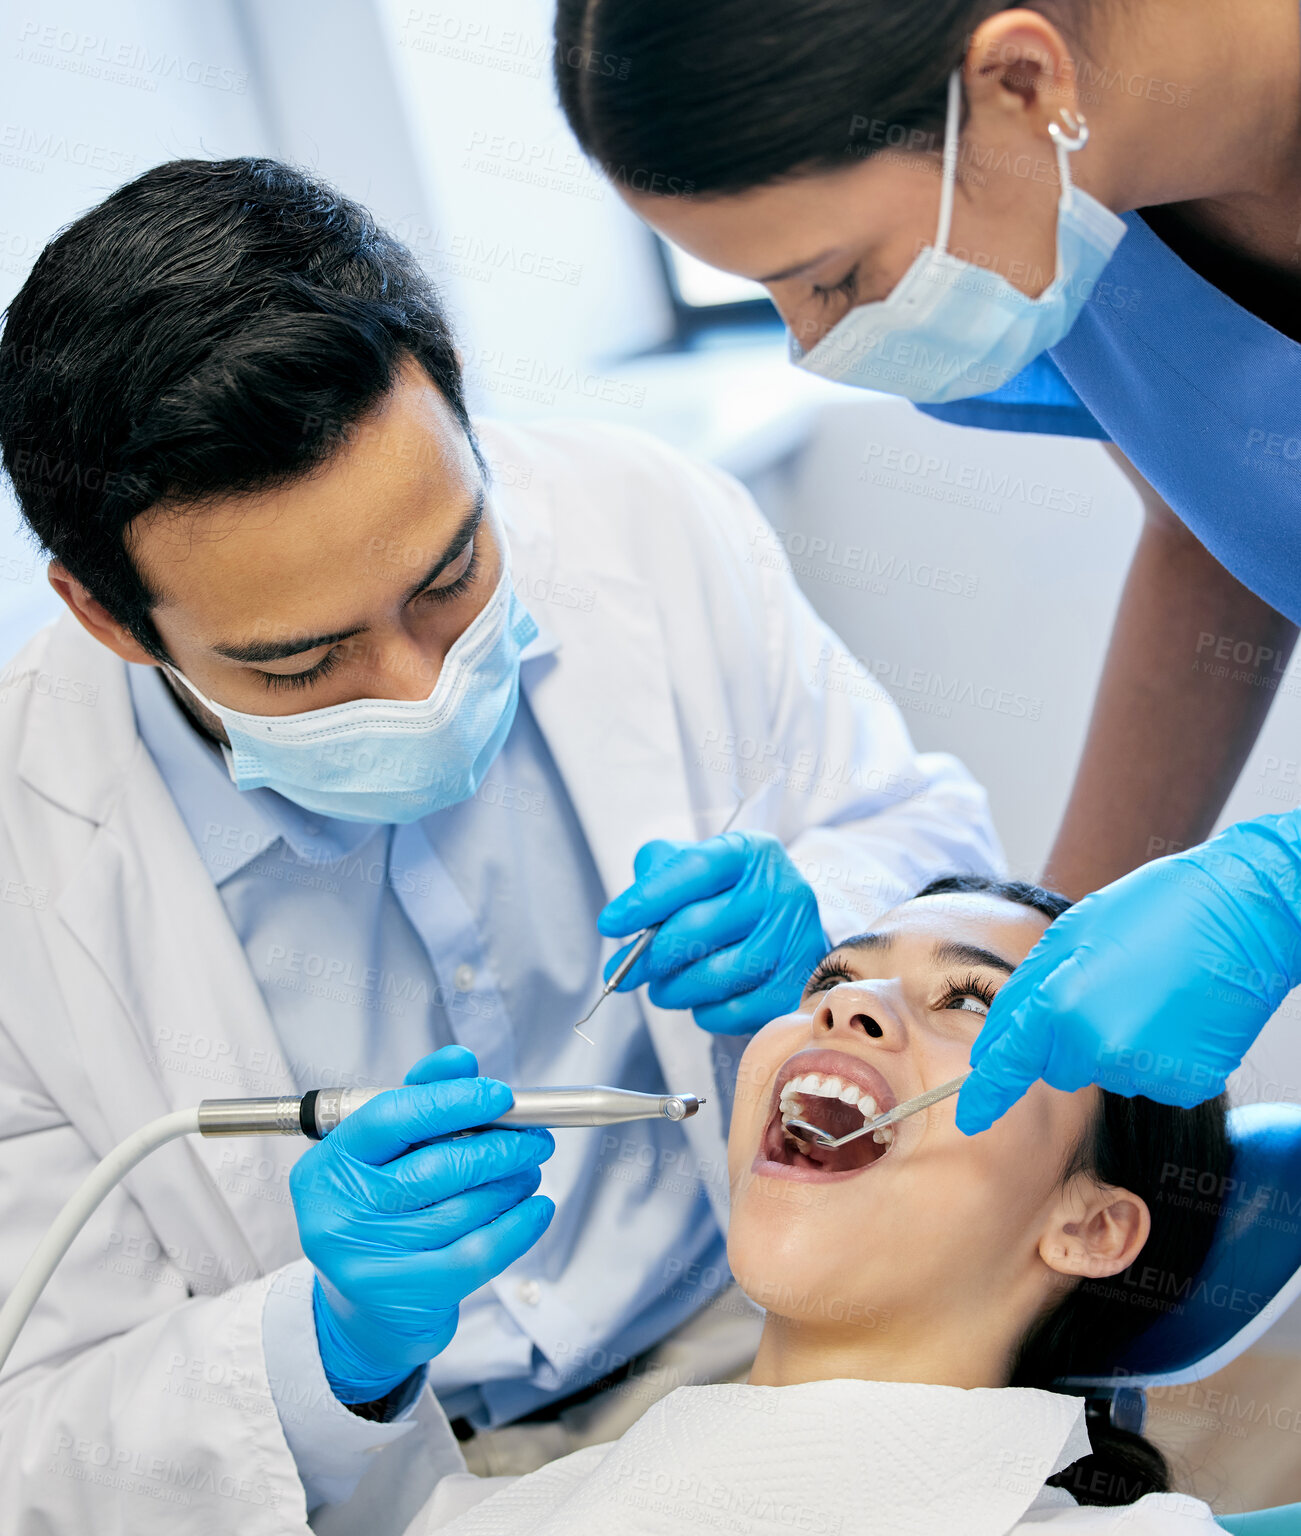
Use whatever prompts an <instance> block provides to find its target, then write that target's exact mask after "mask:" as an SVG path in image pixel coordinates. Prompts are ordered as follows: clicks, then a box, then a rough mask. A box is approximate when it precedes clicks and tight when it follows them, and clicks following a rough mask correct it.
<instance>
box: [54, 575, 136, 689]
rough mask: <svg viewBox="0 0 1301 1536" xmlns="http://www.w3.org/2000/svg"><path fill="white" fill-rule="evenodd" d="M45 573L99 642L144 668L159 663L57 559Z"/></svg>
mask: <svg viewBox="0 0 1301 1536" xmlns="http://www.w3.org/2000/svg"><path fill="white" fill-rule="evenodd" d="M47 575H48V577H49V582H50V585H51V586H52V587H53V588H54V590H55V591H56V592H57V593H58V594H59V596H60V597H61V598H62V599H63V601H64V602H65V603H67V605H68V607H69V608H71V609H72V611H73V613H74V614H75V615H76V616H77V622H78V623H79V624H80V625H81V626H82V628H83V629H85V630H87V631H88V632H89V633H90V634H92V635H94V637H95V639H96V640H98V641H99V643H100V644H101V645H106V646H107V647H108V648H109V650H110V651H112V652H113V654H114V655H115V656H120V657H121V658H122V660H123V661H134V662H136V663H138V664H139V665H140V666H146V667H156V666H157V665H158V662H157V659H156V658H155V657H153V656H151V655H150V654H149V652H148V651H147V650H145V648H144V646H142V645H141V644H140V642H139V641H138V640H137V639H136V638H135V636H134V635H132V634H131V632H130V631H129V630H126V629H123V627H122V626H121V625H120V624H119V623H118V621H117V620H116V619H115V618H114V617H113V615H112V614H111V613H110V612H109V611H108V609H107V608H105V606H104V605H103V603H101V602H100V601H99V599H98V598H95V597H92V596H91V595H90V593H89V592H88V591H87V589H86V588H85V587H84V586H82V584H81V582H79V581H78V580H77V578H76V577H75V576H73V575H72V574H71V572H69V571H68V570H66V569H65V567H63V566H62V565H60V564H59V562H58V561H57V560H51V561H50V568H49V571H48V572H47Z"/></svg>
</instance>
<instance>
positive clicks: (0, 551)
mask: <svg viewBox="0 0 1301 1536" xmlns="http://www.w3.org/2000/svg"><path fill="white" fill-rule="evenodd" d="M265 149H266V145H265V140H264V137H263V127H262V121H261V117H260V112H259V106H258V102H257V98H256V94H255V92H254V90H253V86H252V80H251V77H250V68H249V60H248V57H247V54H246V51H245V47H244V42H243V39H242V37H241V33H240V28H239V25H238V20H237V17H236V14H235V12H234V10H233V8H232V7H231V6H230V5H227V4H224V3H221V0H213V3H211V4H205V5H177V4H175V3H174V0H112V3H109V4H97V3H96V0H58V4H53V3H49V0H30V3H28V0H10V3H8V4H6V5H4V6H3V7H2V8H0V306H3V305H5V304H8V302H9V300H10V299H11V298H12V297H13V295H14V293H15V292H16V291H17V289H18V287H19V285H20V284H21V282H22V280H23V278H24V277H25V276H26V275H27V272H28V270H29V268H30V267H31V264H32V262H33V261H35V259H36V257H37V256H38V255H39V254H40V251H41V248H42V247H43V246H44V245H45V243H46V241H47V240H48V239H49V238H50V236H51V235H52V234H53V233H54V232H55V230H57V229H58V228H60V227H61V226H62V225H64V224H66V223H68V222H69V221H70V220H71V219H74V218H75V217H76V216H77V215H78V214H79V213H82V212H84V211H85V210H86V209H87V208H89V207H91V206H93V205H94V204H95V203H97V202H98V201H99V200H100V199H101V198H102V197H104V196H105V195H106V194H107V193H109V192H111V191H112V190H113V189H114V188H115V187H117V186H120V185H121V183H122V182H124V181H127V180H129V179H130V178H131V177H132V176H134V175H136V174H138V173H139V172H140V171H143V170H144V169H145V168H146V167H147V166H150V165H154V164H156V163H157V162H158V161H160V160H172V159H176V158H178V157H181V156H188V155H213V156H215V155H222V154H230V153H238V152H245V153H248V152H252V153H265ZM55 605H56V599H55V598H54V597H53V594H52V593H51V592H50V591H49V589H48V587H47V586H46V584H45V578H44V566H43V562H41V561H40V560H39V559H38V558H37V556H36V552H35V551H34V549H33V548H32V546H31V544H30V543H29V541H28V540H27V538H26V536H25V535H24V534H23V533H22V532H21V531H20V529H19V526H18V518H17V512H16V510H15V508H14V504H13V502H12V500H11V499H9V497H8V493H7V488H6V489H5V490H0V658H7V657H8V656H9V655H10V654H12V652H13V651H14V650H15V649H16V647H17V646H18V645H19V644H20V643H21V641H22V640H23V638H24V637H25V636H26V635H27V634H29V633H30V632H31V631H32V630H33V629H34V628H36V626H37V625H38V624H40V623H42V622H43V621H44V620H45V618H47V617H48V616H49V615H50V614H52V613H53V612H54V611H55Z"/></svg>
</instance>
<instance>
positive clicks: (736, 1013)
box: [596, 832, 828, 1035]
mask: <svg viewBox="0 0 1301 1536" xmlns="http://www.w3.org/2000/svg"><path fill="white" fill-rule="evenodd" d="M633 872H634V874H635V875H636V876H637V879H636V881H635V882H634V883H633V884H632V885H630V886H629V887H628V889H627V890H626V891H622V892H620V894H619V895H618V896H616V897H615V898H614V900H613V901H612V902H611V903H610V904H609V906H607V907H606V908H605V910H604V911H603V912H602V913H601V915H600V917H598V918H597V921H596V925H597V927H598V928H599V929H600V930H601V932H602V933H603V934H605V935H606V937H607V938H615V939H618V938H623V937H624V936H625V935H627V934H632V933H637V932H639V931H640V930H641V929H642V928H648V927H649V926H650V925H651V924H652V923H658V922H660V921H661V920H664V926H663V927H662V928H661V929H660V931H659V932H658V933H657V934H656V935H655V937H654V939H652V940H651V943H650V945H649V947H648V948H647V949H646V951H645V953H644V954H643V955H642V956H641V957H640V958H639V959H638V961H637V964H636V965H635V966H633V968H632V970H631V971H630V972H629V974H628V976H627V977H626V978H625V980H624V983H623V985H622V987H621V988H620V991H623V992H630V991H631V990H632V989H633V988H634V987H639V986H641V985H642V983H643V982H647V981H648V982H650V999H651V1002H653V1003H654V1004H655V1005H656V1006H657V1007H660V1008H690V1009H691V1010H692V1011H693V1012H694V1014H695V1019H696V1023H697V1024H699V1025H700V1027H701V1028H702V1029H707V1030H710V1031H712V1032H713V1033H714V1034H720V1035H744V1034H749V1033H750V1031H751V1030H755V1029H759V1028H761V1027H762V1026H763V1025H764V1024H766V1023H767V1022H768V1021H769V1019H775V1018H776V1017H777V1016H778V1014H782V1013H788V1012H790V1010H791V1009H792V1008H794V1007H795V1006H796V1005H797V1004H798V1002H799V1000H800V994H801V993H802V992H803V990H804V983H805V982H806V981H807V980H808V978H809V972H810V971H812V969H813V967H814V966H815V965H816V964H817V963H818V961H819V960H821V959H822V957H823V955H825V954H826V952H827V948H828V945H827V940H826V935H825V934H824V933H823V931H822V920H821V918H819V916H818V901H817V897H816V896H814V894H813V890H812V887H811V886H810V885H809V883H808V881H807V880H805V878H804V876H803V875H801V874H800V872H799V870H797V869H796V868H795V866H794V864H792V863H791V859H790V855H789V854H788V853H787V852H786V850H785V848H783V847H782V845H781V843H780V841H779V840H778V839H777V838H775V837H772V836H770V835H769V834H768V833H766V832H724V833H722V834H721V835H720V836H718V837H711V838H708V839H706V841H705V842H703V843H675V842H669V841H667V840H663V839H660V840H657V841H655V842H651V843H646V844H644V845H643V846H642V847H641V848H640V849H638V851H637V857H636V859H635V860H634V862H633ZM627 952H628V947H627V946H626V945H625V946H624V948H623V949H621V950H620V951H619V953H618V954H617V955H615V956H614V958H613V959H612V960H611V961H610V963H609V965H607V966H606V968H605V975H606V979H607V980H608V979H609V977H610V975H611V973H612V972H613V971H614V968H615V966H617V965H618V964H619V962H620V961H621V960H622V959H623V957H624V955H626V954H627Z"/></svg>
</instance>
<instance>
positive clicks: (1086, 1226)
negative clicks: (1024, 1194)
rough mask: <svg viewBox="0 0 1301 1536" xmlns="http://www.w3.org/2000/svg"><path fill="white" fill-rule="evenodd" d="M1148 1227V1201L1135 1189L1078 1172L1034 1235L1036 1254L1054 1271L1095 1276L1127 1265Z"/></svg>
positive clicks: (1113, 1272) (1139, 1248)
mask: <svg viewBox="0 0 1301 1536" xmlns="http://www.w3.org/2000/svg"><path fill="white" fill-rule="evenodd" d="M1151 1230H1152V1217H1151V1215H1150V1213H1149V1212H1148V1208H1147V1203H1146V1202H1145V1201H1144V1200H1141V1199H1140V1198H1139V1196H1138V1195H1135V1194H1132V1193H1131V1192H1130V1191H1129V1190H1127V1189H1114V1188H1112V1187H1111V1186H1110V1185H1105V1184H1095V1183H1094V1182H1093V1180H1091V1179H1086V1178H1084V1177H1082V1176H1081V1177H1079V1178H1076V1179H1073V1180H1072V1181H1071V1183H1070V1184H1069V1185H1067V1187H1066V1189H1064V1190H1063V1191H1062V1199H1061V1201H1060V1202H1059V1204H1058V1207H1057V1210H1056V1211H1055V1212H1054V1214H1053V1219H1052V1221H1051V1222H1050V1223H1049V1226H1048V1228H1047V1229H1046V1230H1045V1232H1044V1233H1043V1235H1042V1236H1041V1237H1040V1239H1039V1257H1040V1258H1041V1259H1042V1260H1043V1261H1044V1263H1045V1264H1047V1266H1048V1267H1049V1269H1053V1270H1056V1271H1057V1273H1058V1274H1059V1275H1076V1276H1078V1277H1079V1278H1080V1279H1081V1280H1098V1279H1102V1278H1104V1277H1105V1276H1107V1275H1118V1274H1119V1273H1120V1272H1121V1270H1122V1269H1128V1268H1129V1266H1130V1265H1131V1264H1132V1263H1133V1262H1134V1260H1135V1259H1136V1258H1137V1257H1138V1256H1139V1254H1140V1253H1141V1252H1142V1249H1143V1244H1144V1243H1146V1242H1147V1237H1148V1233H1149V1232H1150V1231H1151Z"/></svg>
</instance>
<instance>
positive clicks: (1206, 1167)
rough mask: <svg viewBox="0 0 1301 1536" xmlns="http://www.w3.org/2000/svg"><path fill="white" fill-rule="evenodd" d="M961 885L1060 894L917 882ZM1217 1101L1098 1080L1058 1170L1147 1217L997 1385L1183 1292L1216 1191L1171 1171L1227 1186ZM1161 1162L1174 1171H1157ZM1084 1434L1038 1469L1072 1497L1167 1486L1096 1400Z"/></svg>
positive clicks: (1120, 1345)
mask: <svg viewBox="0 0 1301 1536" xmlns="http://www.w3.org/2000/svg"><path fill="white" fill-rule="evenodd" d="M966 891H974V892H987V893H988V894H990V895H992V896H999V897H1002V898H1003V899H1004V900H1005V901H1012V902H1016V903H1017V904H1018V905H1020V906H1025V907H1033V908H1034V909H1035V910H1036V911H1038V912H1042V913H1043V914H1044V915H1045V916H1046V917H1048V918H1049V919H1050V920H1052V919H1055V918H1057V917H1060V916H1061V914H1062V913H1063V912H1064V911H1066V909H1067V908H1068V907H1069V906H1070V905H1071V903H1070V902H1069V901H1068V900H1067V899H1066V898H1065V897H1064V896H1059V895H1058V894H1057V893H1056V892H1054V891H1047V890H1044V889H1043V888H1042V887H1040V886H1036V885H1030V884H1027V883H1026V882H1023V881H1019V880H1011V881H996V880H986V879H984V878H983V877H981V876H978V875H955V876H948V877H945V878H944V879H940V880H933V881H932V882H931V883H930V884H929V885H928V886H927V887H926V888H925V890H922V891H919V892H918V893H917V894H918V895H919V896H935V895H942V894H944V893H946V892H955V893H956V892H966ZM1225 1108H1226V1106H1225V1099H1224V1095H1223V1094H1221V1095H1220V1096H1219V1097H1218V1098H1214V1099H1208V1100H1207V1101H1206V1102H1205V1103H1203V1104H1198V1105H1196V1106H1195V1107H1194V1108H1192V1109H1179V1108H1177V1107H1175V1106H1173V1105H1169V1104H1157V1103H1155V1102H1154V1101H1153V1100H1151V1099H1145V1098H1139V1097H1136V1098H1124V1097H1122V1096H1121V1095H1120V1094H1115V1093H1108V1092H1106V1091H1105V1090H1103V1092H1102V1094H1101V1103H1100V1105H1099V1109H1098V1114H1097V1117H1096V1118H1095V1120H1094V1122H1093V1124H1092V1125H1091V1126H1090V1127H1089V1128H1088V1130H1087V1131H1086V1132H1085V1134H1084V1136H1083V1137H1082V1138H1081V1140H1080V1142H1079V1144H1078V1145H1077V1146H1075V1147H1073V1148H1072V1149H1071V1151H1070V1153H1069V1155H1068V1156H1067V1158H1066V1159H1065V1162H1064V1164H1063V1166H1062V1169H1061V1174H1060V1178H1061V1182H1062V1183H1063V1184H1065V1183H1066V1182H1067V1181H1068V1180H1070V1179H1072V1178H1074V1177H1075V1176H1076V1175H1077V1174H1085V1175H1087V1176H1088V1177H1090V1178H1092V1179H1095V1180H1096V1181H1097V1182H1098V1183H1099V1184H1104V1185H1111V1186H1114V1187H1115V1188H1118V1189H1128V1190H1131V1191H1132V1192H1133V1193H1134V1194H1136V1195H1138V1196H1139V1197H1140V1198H1141V1199H1142V1200H1143V1201H1144V1202H1145V1203H1146V1205H1147V1208H1148V1211H1149V1212H1150V1214H1151V1218H1152V1229H1151V1232H1150V1233H1149V1235H1148V1239H1147V1242H1146V1243H1145V1244H1144V1245H1143V1250H1142V1252H1141V1253H1140V1254H1139V1256H1138V1258H1137V1259H1136V1260H1135V1262H1134V1263H1133V1264H1132V1265H1131V1266H1130V1268H1129V1269H1127V1270H1125V1271H1124V1272H1123V1273H1122V1274H1118V1275H1111V1276H1109V1277H1106V1278H1104V1279H1098V1280H1092V1279H1086V1280H1081V1281H1078V1282H1075V1283H1073V1284H1072V1287H1071V1289H1070V1290H1069V1291H1068V1292H1067V1293H1066V1295H1065V1296H1064V1297H1063V1299H1062V1301H1061V1302H1060V1303H1059V1304H1058V1305H1057V1306H1056V1307H1054V1308H1053V1309H1052V1310H1051V1311H1049V1312H1047V1313H1045V1314H1044V1315H1043V1316H1042V1317H1040V1318H1039V1319H1038V1321H1037V1322H1036V1323H1035V1324H1034V1325H1033V1327H1031V1329H1030V1330H1029V1332H1028V1333H1027V1334H1026V1336H1025V1338H1024V1339H1023V1340H1022V1341H1021V1346H1020V1349H1019V1350H1018V1353H1017V1358H1016V1361H1015V1363H1014V1365H1013V1370H1012V1377H1011V1380H1010V1381H1009V1383H1008V1385H1009V1386H1013V1387H1040V1388H1043V1389H1045V1390H1047V1391H1054V1390H1061V1388H1060V1387H1058V1385H1057V1384H1058V1383H1059V1382H1060V1381H1061V1380H1062V1379H1063V1378H1067V1377H1078V1376H1099V1375H1105V1374H1107V1373H1108V1372H1109V1371H1111V1370H1112V1369H1113V1367H1115V1366H1116V1365H1117V1364H1118V1362H1119V1361H1120V1360H1121V1358H1122V1357H1123V1353H1124V1350H1125V1348H1126V1347H1127V1346H1128V1345H1129V1344H1131V1343H1132V1342H1133V1341H1134V1340H1135V1339H1136V1338H1137V1337H1138V1336H1139V1334H1141V1333H1143V1332H1145V1331H1146V1330H1147V1329H1148V1328H1149V1327H1151V1326H1152V1324H1153V1323H1155V1322H1157V1321H1158V1320H1159V1319H1160V1318H1161V1317H1162V1316H1163V1315H1165V1314H1167V1313H1169V1312H1172V1311H1176V1310H1177V1309H1178V1308H1179V1306H1180V1305H1181V1303H1182V1301H1183V1300H1185V1299H1186V1298H1187V1297H1188V1296H1189V1295H1190V1294H1191V1292H1192V1288H1193V1285H1194V1283H1195V1281H1196V1279H1197V1275H1198V1272H1199V1271H1200V1269H1201V1267H1202V1264H1203V1262H1204V1261H1205V1258H1206V1255H1207V1253H1208V1252H1209V1250H1210V1246H1211V1241H1212V1239H1213V1238H1214V1236H1215V1229H1216V1225H1217V1223H1218V1221H1219V1216H1220V1201H1219V1199H1217V1198H1214V1197H1199V1198H1198V1199H1196V1200H1194V1201H1192V1202H1191V1203H1190V1201H1189V1199H1188V1196H1187V1195H1185V1194H1182V1193H1181V1189H1184V1188H1187V1187H1188V1179H1187V1178H1186V1177H1180V1176H1183V1175H1185V1174H1186V1173H1188V1172H1189V1171H1191V1172H1192V1174H1193V1176H1194V1177H1193V1187H1194V1188H1197V1189H1202V1188H1207V1189H1213V1190H1220V1191H1222V1190H1224V1189H1225V1188H1226V1187H1227V1183H1228V1180H1229V1178H1230V1175H1231V1171H1232V1162H1233V1154H1232V1148H1231V1145H1230V1142H1229V1136H1228V1128H1227V1125H1226V1121H1225ZM1172 1167H1173V1168H1177V1169H1178V1171H1179V1175H1180V1176H1176V1177H1174V1178H1171V1177H1169V1170H1170V1169H1171V1168H1172ZM1208 1176H1209V1177H1208ZM1089 1439H1090V1442H1091V1443H1092V1446H1093V1454H1092V1455H1091V1456H1086V1457H1084V1458H1083V1460H1081V1461H1077V1462H1075V1463H1074V1464H1073V1465H1072V1466H1070V1467H1068V1468H1067V1469H1066V1470H1065V1471H1064V1472H1060V1473H1058V1474H1057V1476H1055V1477H1052V1478H1049V1482H1050V1483H1053V1484H1055V1485H1056V1486H1057V1487H1060V1488H1066V1489H1067V1490H1069V1492H1070V1493H1071V1494H1072V1495H1073V1496H1074V1498H1075V1500H1076V1502H1077V1503H1080V1504H1132V1503H1133V1502H1134V1500H1135V1499H1140V1498H1142V1497H1143V1495H1144V1494H1147V1493H1164V1492H1167V1491H1168V1490H1169V1488H1170V1470H1169V1467H1168V1466H1167V1465H1166V1460H1165V1457H1164V1456H1162V1454H1161V1452H1160V1451H1159V1450H1158V1449H1157V1448H1156V1446H1154V1445H1153V1444H1152V1443H1151V1442H1150V1441H1149V1440H1146V1439H1145V1438H1144V1437H1143V1436H1142V1435H1138V1434H1133V1433H1130V1432H1129V1431H1127V1430H1123V1429H1120V1428H1118V1427H1116V1426H1115V1425H1113V1424H1111V1423H1110V1421H1109V1418H1108V1417H1107V1415H1106V1414H1105V1412H1104V1413H1096V1414H1091V1415H1090V1419H1089Z"/></svg>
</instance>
